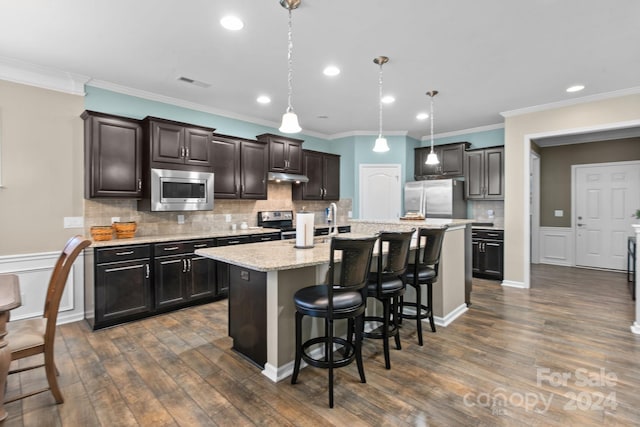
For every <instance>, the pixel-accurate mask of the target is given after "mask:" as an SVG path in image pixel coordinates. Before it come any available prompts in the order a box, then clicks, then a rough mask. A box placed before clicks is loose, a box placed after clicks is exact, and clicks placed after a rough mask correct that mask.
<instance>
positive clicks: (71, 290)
mask: <svg viewBox="0 0 640 427" xmlns="http://www.w3.org/2000/svg"><path fill="white" fill-rule="evenodd" d="M59 256H60V252H46V253H33V254H21V255H6V256H0V273H2V274H16V275H17V276H18V278H19V280H20V296H21V299H22V305H21V306H20V307H18V308H16V309H14V310H11V319H12V320H20V319H28V318H32V317H38V316H42V312H43V309H44V300H45V297H46V294H47V286H48V285H49V279H50V278H51V273H52V272H53V268H54V267H55V264H56V262H57V261H58V257H59ZM83 318H84V259H83V257H78V259H77V260H76V262H75V263H74V264H73V267H72V268H71V271H69V278H68V279H67V284H66V286H65V290H64V293H63V294H62V299H61V301H60V310H59V312H58V322H57V323H58V324H63V323H71V322H75V321H78V320H82V319H83Z"/></svg>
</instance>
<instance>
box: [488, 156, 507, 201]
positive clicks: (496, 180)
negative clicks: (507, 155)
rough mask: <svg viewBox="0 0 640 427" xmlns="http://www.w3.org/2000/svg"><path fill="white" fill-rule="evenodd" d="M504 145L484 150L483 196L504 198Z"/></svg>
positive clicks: (494, 198)
mask: <svg viewBox="0 0 640 427" xmlns="http://www.w3.org/2000/svg"><path fill="white" fill-rule="evenodd" d="M503 156H504V147H500V148H491V149H487V150H485V152H484V175H485V198H486V199H493V200H503V199H504V158H503Z"/></svg>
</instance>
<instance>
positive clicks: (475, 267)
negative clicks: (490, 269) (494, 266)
mask: <svg viewBox="0 0 640 427" xmlns="http://www.w3.org/2000/svg"><path fill="white" fill-rule="evenodd" d="M480 247H481V245H480V242H479V241H477V240H473V241H472V242H471V253H472V259H473V261H472V263H471V264H472V267H471V270H472V272H473V274H476V273H480V272H481V271H482V268H481V263H484V259H483V256H484V254H482V253H480Z"/></svg>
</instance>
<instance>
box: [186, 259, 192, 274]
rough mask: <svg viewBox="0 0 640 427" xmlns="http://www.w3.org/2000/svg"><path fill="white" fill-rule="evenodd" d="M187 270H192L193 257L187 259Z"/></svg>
mask: <svg viewBox="0 0 640 427" xmlns="http://www.w3.org/2000/svg"><path fill="white" fill-rule="evenodd" d="M187 271H191V259H190V258H188V259H187Z"/></svg>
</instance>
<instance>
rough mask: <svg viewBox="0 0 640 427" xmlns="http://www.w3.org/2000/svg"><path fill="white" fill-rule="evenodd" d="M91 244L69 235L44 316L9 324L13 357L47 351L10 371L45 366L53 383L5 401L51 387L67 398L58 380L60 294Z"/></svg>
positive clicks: (53, 276)
mask: <svg viewBox="0 0 640 427" xmlns="http://www.w3.org/2000/svg"><path fill="white" fill-rule="evenodd" d="M90 244H91V240H87V239H85V238H84V237H83V236H74V237H72V238H71V239H69V241H68V242H67V244H66V245H65V247H64V249H63V250H62V253H61V254H60V257H59V258H58V261H57V262H56V265H55V268H54V269H53V273H51V278H50V280H49V286H48V288H47V296H46V299H45V303H44V312H43V315H42V317H41V318H32V319H25V320H17V321H15V322H9V323H8V324H7V330H8V336H7V341H8V342H9V346H8V347H9V349H10V350H11V360H12V361H13V360H18V359H23V358H25V357H30V356H34V355H37V354H40V353H44V363H42V364H39V365H32V366H27V367H24V368H20V369H15V370H11V371H9V374H15V373H18V372H23V371H27V370H30V369H35V368H41V367H43V366H44V368H45V371H46V374H47V381H48V383H49V387H47V388H44V389H41V390H38V391H33V392H30V393H25V394H23V395H20V396H17V397H11V398H8V399H6V400H5V403H9V402H13V401H16V400H19V399H24V398H25V397H29V396H33V395H35V394H39V393H43V392H45V391H47V390H51V393H52V394H53V397H54V398H55V400H56V403H63V402H64V398H63V397H62V393H61V392H60V388H59V387H58V381H57V379H56V376H57V375H58V371H57V369H56V365H55V363H54V360H53V345H54V341H55V334H56V321H57V319H58V309H59V307H60V298H62V292H63V291H64V287H65V284H66V282H67V278H68V276H69V271H70V270H71V266H72V265H73V262H74V261H75V260H76V258H77V257H78V255H79V254H80V252H82V250H83V249H84V248H86V247H87V246H89V245H90Z"/></svg>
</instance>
